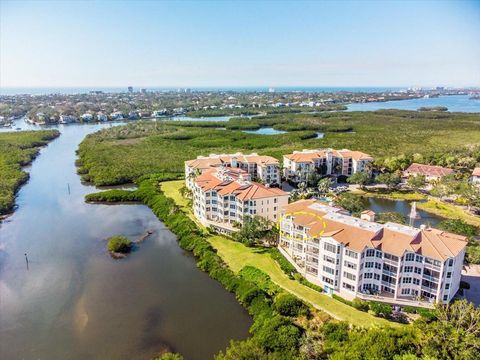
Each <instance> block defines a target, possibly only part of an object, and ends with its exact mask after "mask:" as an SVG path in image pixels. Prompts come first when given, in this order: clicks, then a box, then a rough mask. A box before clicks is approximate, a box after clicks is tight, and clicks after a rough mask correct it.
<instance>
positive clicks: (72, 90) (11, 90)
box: [0, 86, 406, 95]
mask: <svg viewBox="0 0 480 360" xmlns="http://www.w3.org/2000/svg"><path fill="white" fill-rule="evenodd" d="M140 89H146V90H147V91H172V90H173V91H175V90H177V89H182V90H184V89H186V87H180V88H179V87H135V86H134V87H133V90H134V91H140ZM188 89H190V90H192V91H241V92H252V91H257V92H265V91H268V90H269V89H270V88H269V87H191V88H188ZM272 89H274V90H275V92H291V91H299V92H317V93H320V92H339V91H347V92H367V93H375V92H385V91H398V90H402V89H406V88H405V87H301V86H298V87H295V86H291V87H272ZM90 91H103V92H106V93H121V92H127V87H126V86H125V87H43V88H42V87H37V88H36V87H31V88H29V87H0V95H19V94H30V95H47V94H86V93H89V92H90Z"/></svg>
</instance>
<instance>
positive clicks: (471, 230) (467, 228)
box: [437, 219, 477, 238]
mask: <svg viewBox="0 0 480 360" xmlns="http://www.w3.org/2000/svg"><path fill="white" fill-rule="evenodd" d="M437 227H438V228H439V229H441V230H445V231H449V232H452V233H454V234H458V235H463V236H466V237H468V238H472V237H474V236H475V235H476V234H477V228H476V227H475V226H473V225H470V224H467V223H466V222H465V221H463V220H460V219H449V220H443V221H441V222H439V223H438V224H437Z"/></svg>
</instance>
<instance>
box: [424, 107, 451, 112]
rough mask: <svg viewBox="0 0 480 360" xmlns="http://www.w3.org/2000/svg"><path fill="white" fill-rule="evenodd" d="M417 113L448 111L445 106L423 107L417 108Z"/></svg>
mask: <svg viewBox="0 0 480 360" xmlns="http://www.w3.org/2000/svg"><path fill="white" fill-rule="evenodd" d="M418 111H441V112H445V111H448V108H447V107H446V106H430V107H428V106H423V107H421V108H418Z"/></svg>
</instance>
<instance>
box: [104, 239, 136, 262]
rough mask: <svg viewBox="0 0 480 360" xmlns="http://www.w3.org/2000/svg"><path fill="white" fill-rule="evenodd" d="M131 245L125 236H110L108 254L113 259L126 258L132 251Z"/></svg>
mask: <svg viewBox="0 0 480 360" xmlns="http://www.w3.org/2000/svg"><path fill="white" fill-rule="evenodd" d="M132 246H133V243H132V242H131V241H130V240H129V239H128V238H126V237H125V236H120V235H116V236H112V237H111V238H109V239H108V245H107V248H108V252H109V253H110V255H111V256H112V257H113V258H115V259H122V258H124V257H126V256H127V255H128V254H129V253H130V251H131V250H132Z"/></svg>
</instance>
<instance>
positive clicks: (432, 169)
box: [405, 163, 453, 176]
mask: <svg viewBox="0 0 480 360" xmlns="http://www.w3.org/2000/svg"><path fill="white" fill-rule="evenodd" d="M405 172H406V173H408V174H416V175H424V176H446V175H450V174H452V173H453V170H452V169H449V168H444V167H441V166H434V165H424V164H418V163H413V164H412V165H410V166H409V167H408V169H407V170H405Z"/></svg>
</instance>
